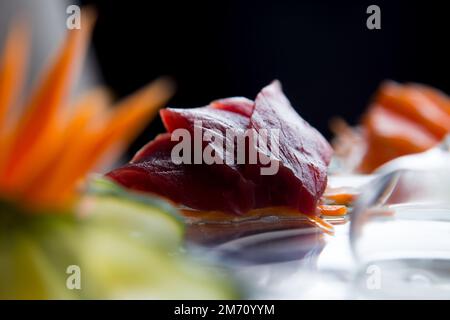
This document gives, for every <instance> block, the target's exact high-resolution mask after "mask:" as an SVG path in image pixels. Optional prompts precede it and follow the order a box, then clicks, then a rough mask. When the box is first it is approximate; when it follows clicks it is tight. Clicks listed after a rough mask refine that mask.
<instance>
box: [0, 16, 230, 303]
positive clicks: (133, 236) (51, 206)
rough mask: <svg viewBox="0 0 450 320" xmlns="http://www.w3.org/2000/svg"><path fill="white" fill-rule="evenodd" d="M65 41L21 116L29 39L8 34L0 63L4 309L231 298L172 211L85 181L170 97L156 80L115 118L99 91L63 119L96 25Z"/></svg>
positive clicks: (23, 33)
mask: <svg viewBox="0 0 450 320" xmlns="http://www.w3.org/2000/svg"><path fill="white" fill-rule="evenodd" d="M93 21H94V17H93V13H92V12H91V11H89V10H84V12H83V21H82V29H81V30H71V31H69V33H68V35H67V38H66V41H65V42H64V44H63V46H62V47H61V49H60V51H59V53H58V54H57V55H56V56H55V58H54V59H53V61H52V63H51V64H50V66H49V67H48V69H46V72H44V74H43V75H42V78H41V81H40V82H39V83H38V86H37V87H36V89H35V91H34V94H33V95H32V96H31V98H30V99H29V100H28V102H27V103H26V104H25V106H24V107H23V109H18V108H17V102H18V101H21V100H20V99H18V98H19V96H18V93H19V89H20V84H21V82H22V74H23V72H24V70H25V67H24V66H25V61H26V53H27V51H28V43H29V36H28V31H27V28H26V27H25V25H23V24H20V25H17V26H15V27H14V28H13V30H12V32H11V34H10V36H9V38H8V40H7V43H6V47H5V50H4V54H3V57H2V60H1V61H0V150H1V152H0V177H1V179H0V298H2V299H66V298H84V299H92V298H145V299H151V298H185V299H188V298H189V299H195V298H211V299H215V298H230V297H233V296H234V291H233V289H232V287H231V285H230V282H229V281H227V279H225V278H224V275H222V274H221V273H218V271H217V270H216V269H213V268H211V267H208V266H201V265H199V264H198V263H196V262H195V261H194V260H193V259H192V258H190V257H188V255H187V253H185V252H183V248H182V237H183V232H184V222H183V221H182V220H181V217H180V216H178V214H177V212H176V210H175V209H174V208H173V207H171V205H169V204H168V203H166V202H164V201H163V200H160V199H158V198H155V197H151V196H146V197H144V196H139V195H135V194H131V193H128V192H126V191H124V190H122V189H121V188H119V187H117V186H116V185H114V184H113V183H112V182H109V181H107V180H101V179H94V180H93V181H92V182H91V183H90V184H88V185H89V186H90V187H89V188H88V189H86V185H87V183H86V181H85V178H86V174H87V173H88V172H90V171H91V170H92V169H94V168H96V167H98V166H99V165H102V164H104V163H105V162H109V163H111V162H112V161H114V159H115V158H116V157H117V156H118V155H120V150H122V149H123V148H124V147H126V145H127V143H129V142H130V141H131V140H132V139H133V138H134V137H135V136H136V135H137V134H138V133H139V132H140V131H141V130H142V129H143V127H144V126H145V125H146V124H147V123H148V122H149V121H150V120H151V119H152V117H153V116H154V115H155V113H156V111H157V110H158V108H159V107H160V106H161V105H162V104H163V103H164V102H165V101H166V100H167V99H168V98H169V97H170V96H171V94H172V91H173V90H172V86H171V84H170V82H168V81H167V80H163V79H161V80H157V81H155V82H153V83H151V84H150V85H149V86H147V87H145V88H143V89H142V90H140V91H138V92H137V93H135V94H133V95H132V96H131V97H129V98H127V99H126V100H124V101H123V102H121V103H119V104H118V105H117V106H116V107H114V108H111V109H109V108H107V106H108V94H107V93H106V91H105V90H104V89H96V90H94V91H92V92H89V93H87V94H86V95H85V96H84V97H82V98H81V99H80V100H79V101H78V102H77V103H75V105H74V106H73V107H72V108H66V106H67V102H68V101H67V97H68V96H69V89H70V87H71V84H72V81H73V80H74V75H75V73H76V71H77V69H78V68H79V65H80V64H81V60H82V57H83V56H84V52H85V49H86V47H87V43H88V40H89V36H90V32H91V28H92V25H93Z"/></svg>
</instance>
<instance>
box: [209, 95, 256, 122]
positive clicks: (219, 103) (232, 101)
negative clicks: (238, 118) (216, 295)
mask: <svg viewBox="0 0 450 320" xmlns="http://www.w3.org/2000/svg"><path fill="white" fill-rule="evenodd" d="M210 106H211V107H213V108H216V109H221V110H227V111H231V112H234V113H238V114H240V115H243V116H246V117H248V118H250V116H251V115H252V113H253V107H254V106H255V103H254V102H253V101H252V100H250V99H247V98H244V97H233V98H225V99H220V100H215V101H213V102H211V104H210Z"/></svg>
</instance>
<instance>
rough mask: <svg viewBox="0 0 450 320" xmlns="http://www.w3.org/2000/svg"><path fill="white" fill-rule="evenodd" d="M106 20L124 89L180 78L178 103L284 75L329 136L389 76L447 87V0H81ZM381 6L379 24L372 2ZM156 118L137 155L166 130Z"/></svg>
mask: <svg viewBox="0 0 450 320" xmlns="http://www.w3.org/2000/svg"><path fill="white" fill-rule="evenodd" d="M83 2H84V3H89V4H92V3H93V4H95V6H96V7H97V9H98V12H99V20H98V24H97V27H96V30H95V32H94V48H95V51H96V54H97V57H98V59H99V63H100V68H101V71H102V72H103V76H104V80H105V81H106V83H107V84H108V85H109V86H111V87H112V88H113V90H114V91H115V92H116V93H117V95H118V96H124V95H126V94H129V93H131V92H132V91H134V90H136V89H138V88H139V87H141V86H142V85H144V84H146V83H148V82H149V81H150V80H152V79H154V78H156V77H157V76H159V75H170V76H172V77H173V78H174V79H175V80H176V82H177V86H178V89H177V94H176V96H175V97H174V98H173V99H172V100H171V101H170V103H169V105H170V106H172V107H198V106H203V105H206V104H207V103H208V102H210V101H211V100H213V99H216V98H221V97H227V96H237V95H240V96H247V97H249V98H254V97H255V95H256V94H257V93H258V91H259V89H260V88H261V87H263V86H264V85H266V84H268V83H269V82H270V81H271V80H273V79H275V78H277V79H279V80H281V82H282V84H283V87H284V89H285V92H286V94H287V95H288V97H289V98H290V100H291V102H292V103H293V105H295V106H296V108H297V110H298V111H299V113H300V114H301V115H302V116H303V117H304V118H305V119H306V120H308V121H309V122H310V123H311V124H312V125H314V126H315V127H317V128H318V129H319V130H320V131H321V132H323V133H324V134H325V135H326V136H327V137H328V138H330V132H329V130H328V121H329V119H330V118H331V117H333V116H341V117H344V118H345V119H347V120H348V121H349V122H350V123H356V121H357V120H358V118H359V116H360V115H361V113H362V112H363V110H364V109H365V107H366V106H367V103H368V101H369V100H370V97H371V95H372V94H373V93H374V91H375V90H376V88H377V86H378V85H379V83H380V82H381V81H382V80H383V79H394V80H397V81H414V82H422V83H427V84H431V85H433V86H436V87H437V88H440V89H442V90H444V91H446V92H447V93H449V92H450V76H449V73H450V72H449V71H450V68H449V62H448V59H449V56H450V55H449V53H450V52H449V49H448V43H449V39H450V36H449V35H450V32H449V31H450V18H449V17H450V12H449V10H448V9H449V6H448V5H447V4H446V3H448V1H442V2H439V1H394V0H391V1H333V0H315V1H298V0H297V1H294V0H280V1H269V0H259V1H243V0H240V1H238V0H229V1H218V0H215V1H213V0H210V1H198V0H195V1H173V0H166V1H111V0H109V1H83ZM371 4H377V5H379V6H380V8H381V25H382V29H381V30H368V29H367V27H366V19H367V17H368V16H369V15H368V14H367V13H366V9H367V7H368V6H369V5H371ZM162 130H163V128H162V125H161V123H160V120H159V119H158V120H156V121H154V123H153V124H152V125H151V126H149V128H148V129H147V130H146V132H145V133H144V134H143V135H142V136H141V137H140V138H139V139H138V141H136V143H135V144H134V145H133V146H132V147H131V150H130V152H134V151H136V149H137V148H138V146H140V145H142V144H143V143H145V142H147V141H149V140H150V139H151V138H153V137H154V135H155V134H156V133H157V132H159V131H162Z"/></svg>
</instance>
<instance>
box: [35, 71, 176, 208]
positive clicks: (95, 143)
mask: <svg viewBox="0 0 450 320" xmlns="http://www.w3.org/2000/svg"><path fill="white" fill-rule="evenodd" d="M171 94H172V89H171V86H170V84H169V82H168V81H167V80H164V79H162V80H156V81H155V82H154V83H152V84H150V85H149V86H147V87H145V88H144V89H142V90H141V91H138V92H137V93H135V94H133V95H132V96H130V97H129V98H127V99H126V100H125V101H124V102H122V103H120V104H119V105H118V107H117V108H116V110H114V111H113V112H112V114H111V115H110V117H109V119H108V120H106V122H105V124H104V126H101V127H99V128H96V129H94V130H91V129H89V128H88V130H87V131H86V132H83V131H82V132H80V133H79V138H78V144H74V145H73V146H72V147H73V148H74V149H75V150H76V151H78V152H81V153H82V154H83V157H80V158H76V157H75V158H72V159H71V160H68V162H67V163H65V164H64V165H62V167H61V168H60V169H59V171H58V174H57V175H56V176H55V177H54V179H52V181H51V182H50V183H49V185H48V186H44V187H42V188H39V190H38V191H37V193H36V194H35V197H36V198H39V199H41V200H42V201H44V202H48V201H49V200H50V198H51V197H54V195H56V194H58V198H59V199H58V200H54V201H61V202H64V201H66V200H67V198H68V197H70V195H71V194H72V193H73V190H74V188H76V185H77V182H78V181H79V179H80V178H81V177H83V176H84V175H85V174H86V173H87V172H88V171H89V170H90V169H92V168H93V166H95V165H96V164H97V163H98V162H99V161H100V160H101V157H102V156H104V154H105V153H106V152H107V151H108V150H111V149H112V148H113V147H114V146H115V145H117V144H118V143H124V142H128V141H129V140H131V139H133V138H134V137H135V136H136V135H137V133H138V132H140V131H141V130H142V128H143V127H144V126H145V124H146V123H148V121H149V120H150V119H151V118H153V116H154V115H155V114H156V112H157V110H158V109H159V108H160V107H161V106H162V104H163V102H165V101H166V100H167V99H168V98H169V97H170V96H171ZM73 148H71V150H70V153H71V155H73V154H74V150H73Z"/></svg>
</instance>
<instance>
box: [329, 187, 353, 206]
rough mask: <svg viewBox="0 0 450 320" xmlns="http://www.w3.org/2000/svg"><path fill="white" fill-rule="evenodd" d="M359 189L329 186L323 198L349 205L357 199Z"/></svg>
mask: <svg viewBox="0 0 450 320" xmlns="http://www.w3.org/2000/svg"><path fill="white" fill-rule="evenodd" d="M356 196H357V191H356V190H353V189H351V188H328V189H327V190H326V191H325V193H324V195H323V198H324V199H325V200H327V201H329V202H332V203H334V204H342V205H349V204H351V203H352V202H353V201H355V199H356Z"/></svg>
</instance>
